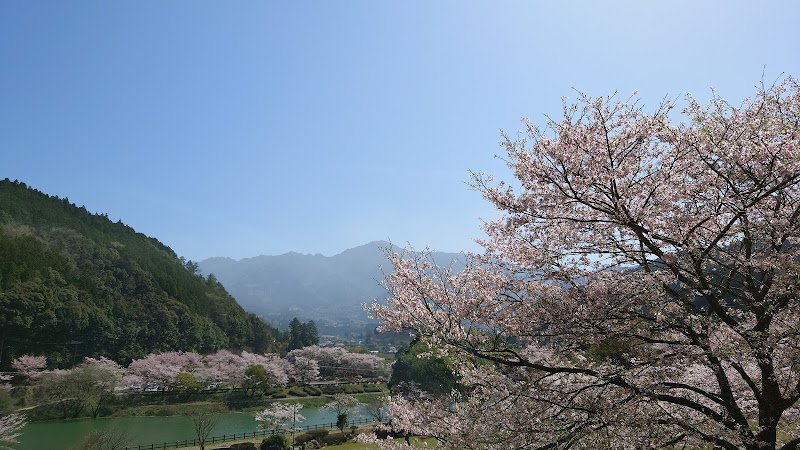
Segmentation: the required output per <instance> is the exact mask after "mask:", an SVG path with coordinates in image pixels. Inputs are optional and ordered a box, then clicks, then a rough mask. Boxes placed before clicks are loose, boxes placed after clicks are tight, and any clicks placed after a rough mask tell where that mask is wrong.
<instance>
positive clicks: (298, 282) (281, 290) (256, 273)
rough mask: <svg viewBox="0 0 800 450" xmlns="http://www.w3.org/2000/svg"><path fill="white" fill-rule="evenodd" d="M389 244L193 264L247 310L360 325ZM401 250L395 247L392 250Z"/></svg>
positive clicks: (444, 257)
mask: <svg viewBox="0 0 800 450" xmlns="http://www.w3.org/2000/svg"><path fill="white" fill-rule="evenodd" d="M389 246H390V244H389V243H388V242H384V241H377V242H371V243H369V244H365V245H362V246H359V247H355V248H351V249H348V250H345V251H343V252H342V253H339V254H338V255H334V256H323V255H320V254H316V255H303V254H300V253H294V252H292V253H286V254H283V255H276V256H266V255H261V256H256V257H254V258H245V259H242V260H239V261H237V260H234V259H231V258H209V259H206V260H203V261H201V262H200V263H199V265H200V270H201V271H202V272H203V273H205V274H214V275H215V276H216V277H217V278H218V279H219V281H220V282H221V283H223V284H224V285H225V287H226V288H227V289H228V290H229V291H230V292H231V294H233V295H234V296H235V297H236V299H237V300H238V301H239V303H240V304H241V305H242V307H243V308H245V309H246V310H248V311H252V312H254V313H257V314H259V315H262V316H265V317H269V318H270V319H271V320H273V321H274V322H276V323H282V322H285V321H287V320H288V319H290V318H292V317H295V316H296V317H299V318H302V319H304V320H308V319H312V320H314V321H316V322H317V323H319V324H323V325H324V324H326V323H330V322H339V323H341V322H348V321H353V320H355V321H366V320H367V314H366V313H365V312H364V310H363V308H362V304H364V303H372V302H374V301H383V300H385V299H386V297H387V293H386V290H385V289H384V288H383V287H382V286H381V285H380V281H381V280H383V277H384V274H383V272H382V271H381V270H382V269H383V270H384V271H387V272H388V271H390V270H391V264H390V263H389V260H388V259H387V258H386V254H385V251H384V249H386V248H388V247H389ZM397 250H401V249H397ZM432 256H433V258H434V259H435V260H436V262H437V263H439V264H441V265H443V266H447V265H448V264H450V263H451V262H453V261H456V263H455V265H456V267H455V268H456V269H458V268H459V267H460V266H458V260H462V261H463V259H464V258H463V256H462V255H461V254H459V253H441V252H434V253H433V254H432Z"/></svg>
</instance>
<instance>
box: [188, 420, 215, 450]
mask: <svg viewBox="0 0 800 450" xmlns="http://www.w3.org/2000/svg"><path fill="white" fill-rule="evenodd" d="M189 417H190V418H191V419H192V424H193V425H194V433H195V435H196V436H197V443H198V445H200V450H205V448H206V441H207V440H208V437H209V436H210V435H211V432H212V431H213V430H214V428H215V427H216V426H217V425H218V424H219V419H220V417H219V416H218V415H216V414H214V413H211V412H208V411H195V412H193V413H192V414H190V415H189Z"/></svg>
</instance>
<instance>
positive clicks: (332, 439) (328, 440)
mask: <svg viewBox="0 0 800 450" xmlns="http://www.w3.org/2000/svg"><path fill="white" fill-rule="evenodd" d="M347 440H348V436H347V434H345V433H330V434H329V435H327V436H325V437H324V438H323V439H322V441H321V442H323V443H325V444H327V445H340V444H344V443H345V442H347Z"/></svg>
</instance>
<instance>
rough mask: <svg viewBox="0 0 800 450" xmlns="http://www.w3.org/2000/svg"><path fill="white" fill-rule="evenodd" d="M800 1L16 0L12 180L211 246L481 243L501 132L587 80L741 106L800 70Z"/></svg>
mask: <svg viewBox="0 0 800 450" xmlns="http://www.w3.org/2000/svg"><path fill="white" fill-rule="evenodd" d="M798 5H800V2H796V1H782V2H770V1H759V2H755V1H749V2H735V1H724V2H723V1H719V2H711V1H704V2H701V1H698V0H692V1H674V0H671V1H658V2H656V1H641V0H639V1H628V2H613V1H602V2H600V1H585V2H578V1H563V2H562V1H558V2H556V1H547V2H544V1H542V2H521V1H520V2H496V1H491V2H490V1H485V2H466V1H438V0H437V1H402V2H400V1H396V2H389V1H376V0H365V1H357V2H356V1H332V0H324V1H323V0H320V1H316V2H311V1H286V2H268V1H257V2H250V1H235V2H223V1H178V0H175V1H160V0H159V1H135V2H134V1H127V2H124V1H105V0H103V1H95V2H90V1H62V0H58V1H53V2H45V1H38V0H37V1H14V0H3V1H2V2H0V178H6V177H8V178H11V179H19V180H21V181H24V182H25V183H27V184H29V185H30V186H32V187H35V188H37V189H39V190H41V191H44V192H45V193H48V194H52V195H58V196H60V197H69V199H70V200H71V201H72V202H74V203H77V204H78V205H85V206H86V207H87V208H88V209H89V210H90V211H92V212H100V213H108V215H109V217H110V218H111V219H113V220H117V219H121V220H122V221H123V222H125V223H127V224H129V225H131V226H132V227H134V228H135V229H136V230H138V231H140V232H143V233H145V234H148V235H151V236H154V237H156V238H158V239H159V240H161V241H162V242H164V243H165V244H167V245H169V246H170V247H172V248H173V249H174V250H175V251H176V252H177V253H178V254H179V255H183V256H185V257H187V258H190V259H195V260H199V259H203V258H206V257H210V256H230V257H234V258H242V257H248V256H255V255H258V254H278V253H284V252H287V251H299V252H302V253H317V252H319V253H323V254H328V255H330V254H335V253H338V252H340V251H341V250H343V249H346V248H349V247H353V246H356V245H359V244H363V243H366V242H369V241H373V240H378V239H391V240H392V241H393V242H395V243H397V244H401V245H404V244H405V243H407V242H410V243H411V244H412V245H413V246H415V247H417V248H421V247H423V246H425V245H429V246H430V247H432V248H433V249H436V250H445V251H460V250H476V249H477V246H476V245H475V244H474V243H473V239H475V238H476V237H480V236H481V234H482V232H481V229H480V225H481V219H491V218H494V217H495V216H496V213H495V212H494V211H493V209H492V208H491V207H490V206H489V205H488V204H487V203H486V202H485V201H484V200H483V199H482V198H481V196H480V194H478V193H477V192H475V191H472V190H470V189H469V187H468V186H467V185H466V184H465V182H466V181H468V180H469V170H470V169H472V170H476V171H484V172H488V173H493V174H496V175H497V178H508V177H509V173H508V170H507V169H506V168H505V166H504V165H503V164H502V161H500V160H498V159H496V158H495V155H496V154H502V149H501V148H500V147H499V145H498V142H499V141H500V130H501V129H502V130H505V131H506V132H509V133H511V134H515V133H516V132H517V130H519V129H521V128H522V126H521V122H520V119H521V118H522V117H529V118H531V119H532V120H533V121H534V122H537V123H542V122H543V121H544V116H545V115H550V116H556V115H557V114H558V112H559V110H560V106H561V98H562V97H563V96H567V97H574V96H575V91H574V89H578V90H580V91H583V92H586V93H587V94H590V95H595V96H596V95H605V94H610V93H612V92H614V91H615V90H619V91H620V92H621V93H624V94H625V95H626V96H627V95H628V94H629V93H630V92H632V91H633V90H634V89H636V90H638V91H639V95H640V97H641V99H642V101H643V102H644V104H645V107H648V106H652V107H653V108H654V107H655V106H656V105H657V104H658V103H659V101H660V100H661V99H662V98H664V96H669V97H670V98H677V97H680V96H681V95H682V94H683V93H686V92H692V93H694V94H696V96H698V97H700V98H707V97H708V93H709V87H710V86H714V87H715V88H717V89H718V92H719V93H720V94H721V95H722V96H723V97H726V98H728V99H729V100H731V101H734V102H737V103H738V102H739V101H741V99H742V98H743V97H744V96H747V95H750V94H752V93H753V92H754V90H755V86H756V85H757V84H759V83H760V82H761V77H762V71H764V72H765V74H766V75H765V77H764V78H765V80H766V81H767V82H769V83H771V82H772V81H774V80H775V79H776V78H777V77H778V76H779V75H780V74H781V73H787V74H790V75H793V76H795V77H800V50H798V48H800V26H798V22H797V21H798V17H800V6H798ZM765 67H766V69H765ZM573 88H574V89H573Z"/></svg>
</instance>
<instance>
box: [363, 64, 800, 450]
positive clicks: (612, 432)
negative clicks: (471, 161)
mask: <svg viewBox="0 0 800 450" xmlns="http://www.w3.org/2000/svg"><path fill="white" fill-rule="evenodd" d="M687 105H688V106H686V107H685V109H684V110H683V113H684V117H685V119H683V121H681V122H677V123H676V122H674V121H673V119H672V117H673V116H675V115H677V114H672V113H671V111H672V110H673V108H674V105H673V104H670V103H665V104H662V105H661V106H660V107H659V108H657V109H656V110H655V111H654V112H645V111H644V108H642V107H641V106H640V105H639V104H638V103H637V101H636V100H635V97H634V96H632V97H631V98H630V99H628V100H626V101H619V100H616V99H615V98H614V97H613V96H612V97H607V98H599V99H592V98H588V97H584V96H581V97H580V99H579V100H578V102H577V103H576V104H566V105H565V108H564V117H563V118H562V119H560V120H558V121H555V120H553V121H550V122H549V123H548V126H547V127H546V128H543V129H540V128H538V127H536V126H535V125H533V124H532V123H530V122H525V127H526V131H525V133H523V134H522V135H521V136H519V137H517V138H510V137H505V141H504V145H505V147H506V150H507V153H508V158H507V162H508V165H509V167H510V168H511V169H512V170H513V173H514V177H515V181H514V182H513V183H512V184H505V183H495V182H494V181H493V180H492V179H491V177H487V176H484V175H482V174H475V175H474V187H475V188H477V189H478V190H480V191H481V192H482V193H483V195H484V197H485V198H486V199H488V200H489V201H491V202H492V203H493V204H494V205H495V206H496V207H497V208H498V209H499V210H500V211H501V212H502V213H503V216H502V217H501V218H500V219H499V220H496V221H494V222H490V223H488V224H487V225H486V226H485V231H486V233H487V235H488V238H487V239H486V240H483V241H481V244H482V245H483V247H484V252H483V253H482V254H478V255H468V256H467V258H468V260H469V262H468V264H467V266H466V268H465V269H464V270H462V271H460V272H458V273H454V272H452V271H450V270H448V269H445V268H439V267H436V266H435V264H433V262H432V261H431V259H430V257H428V256H426V255H422V256H419V257H415V256H414V255H413V253H409V254H408V256H405V255H402V254H400V255H399V254H397V253H395V254H393V255H392V256H391V258H392V263H393V265H394V272H393V273H392V274H390V275H389V276H388V277H387V287H388V289H389V291H390V293H391V299H390V300H389V302H388V304H387V305H386V306H380V305H375V306H373V307H372V308H371V311H372V312H373V313H374V314H375V315H376V316H377V317H379V318H380V319H382V320H383V321H384V324H385V325H384V328H385V329H393V330H401V329H410V330H413V331H414V332H415V333H417V334H419V335H423V336H425V337H426V338H427V341H428V342H430V343H431V346H432V350H431V351H432V352H434V351H435V352H438V353H439V354H440V356H447V357H449V358H450V361H453V363H454V366H455V370H456V372H457V374H458V376H459V382H460V383H461V384H462V385H463V386H465V387H466V389H463V390H459V392H453V393H452V394H451V395H449V396H440V397H437V398H425V397H418V398H393V399H390V401H389V405H388V406H389V408H390V410H391V414H392V416H393V425H394V426H395V427H398V428H399V429H406V430H410V431H412V432H415V433H418V434H422V435H431V436H435V437H437V438H438V439H439V441H440V442H441V443H442V444H443V445H445V446H446V447H449V448H473V449H475V448H542V449H543V448H568V447H569V448H672V447H674V446H689V447H694V448H704V447H708V446H714V447H715V448H724V449H731V450H732V449H754V450H755V449H758V450H762V449H776V448H781V449H785V450H789V449H794V448H795V447H796V446H797V445H798V444H800V431H798V426H797V423H798V419H800V414H799V412H800V411H799V410H800V407H799V406H798V400H800V300H799V299H798V292H800V255H799V254H798V253H800V242H798V238H799V237H800V236H799V235H800V88H799V87H798V83H797V81H796V80H794V79H792V78H786V79H784V80H782V81H781V82H779V83H777V84H776V85H773V86H771V87H761V88H759V89H758V90H757V92H756V93H755V96H754V97H753V98H751V99H746V100H745V101H744V102H743V103H742V104H741V105H739V106H733V105H731V104H729V103H727V102H726V101H724V100H723V99H722V98H720V97H719V96H718V95H716V94H714V96H713V97H712V99H711V101H710V102H709V104H708V105H707V106H702V105H700V104H699V102H697V101H695V100H693V99H692V98H691V97H689V98H688V100H687Z"/></svg>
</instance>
